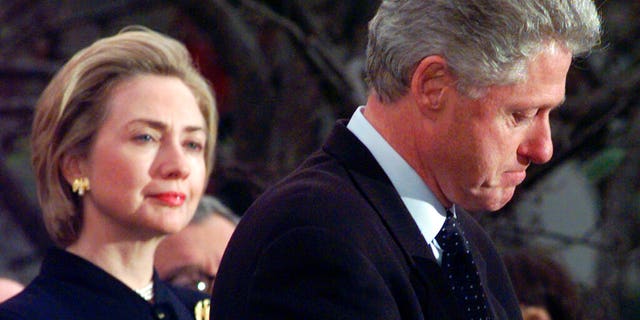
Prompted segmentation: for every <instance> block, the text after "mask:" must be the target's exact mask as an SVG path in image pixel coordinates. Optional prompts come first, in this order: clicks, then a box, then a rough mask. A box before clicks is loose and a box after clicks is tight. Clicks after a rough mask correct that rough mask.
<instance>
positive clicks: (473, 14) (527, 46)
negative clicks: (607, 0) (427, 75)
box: [366, 0, 601, 102]
mask: <svg viewBox="0 0 640 320" xmlns="http://www.w3.org/2000/svg"><path fill="white" fill-rule="evenodd" d="M600 33H601V30H600V17H599V16H598V13H597V9H596V7H595V5H594V3H593V1H592V0H383V1H382V4H381V5H380V8H379V9H378V12H377V14H376V16H375V17H374V18H373V19H372V20H371V21H370V23H369V43H368V46H367V66H366V78H367V84H368V85H369V87H370V89H373V90H375V91H376V92H377V94H378V95H379V98H380V99H381V101H383V102H392V101H394V100H396V99H398V98H399V97H401V96H403V95H404V94H406V93H407V91H408V87H409V84H410V81H411V76H412V73H413V71H414V70H415V68H416V67H417V64H418V63H419V62H420V61H421V60H422V59H423V58H424V57H427V56H430V55H440V56H442V57H444V58H445V60H446V61H447V64H448V66H449V68H450V69H451V70H452V71H453V73H454V75H455V76H457V78H458V83H457V85H458V87H457V88H458V90H460V91H461V92H462V93H464V94H466V95H468V96H470V97H474V96H475V97H476V98H477V97H479V95H481V93H479V92H481V90H482V89H483V88H486V87H488V86H490V85H506V84H513V83H517V82H519V81H522V80H524V79H526V76H527V74H526V72H527V70H526V66H527V62H528V61H529V60H530V59H532V58H533V57H534V56H535V55H536V54H538V53H540V52H541V51H542V50H544V49H545V48H546V46H548V45H554V44H559V45H561V46H565V47H566V48H568V49H569V50H570V51H571V52H572V54H573V55H574V56H576V55H581V54H584V53H587V52H588V51H590V50H591V49H592V48H593V47H595V46H596V45H598V44H599V42H600Z"/></svg>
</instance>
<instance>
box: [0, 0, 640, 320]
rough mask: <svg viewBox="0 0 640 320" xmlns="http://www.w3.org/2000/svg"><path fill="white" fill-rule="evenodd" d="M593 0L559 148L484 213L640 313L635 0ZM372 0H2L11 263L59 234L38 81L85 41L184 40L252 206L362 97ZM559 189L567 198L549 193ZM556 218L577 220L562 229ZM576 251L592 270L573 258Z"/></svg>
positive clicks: (508, 236) (234, 174)
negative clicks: (592, 25) (48, 198)
mask: <svg viewBox="0 0 640 320" xmlns="http://www.w3.org/2000/svg"><path fill="white" fill-rule="evenodd" d="M596 2H597V3H598V6H599V8H600V12H601V14H602V17H603V21H604V27H605V29H604V30H605V32H604V38H603V40H604V41H603V44H602V46H601V47H600V48H598V49H597V50H596V51H595V52H593V53H592V54H591V55H589V56H588V57H586V58H583V59H578V60H577V61H576V63H575V65H574V67H573V68H572V69H571V71H570V74H569V79H568V84H567V102H566V104H565V105H564V106H563V107H561V108H560V109H559V110H558V111H557V112H555V113H554V114H553V119H552V129H553V139H554V143H555V153H554V159H553V160H552V161H551V162H550V163H549V164H547V165H544V166H538V167H536V168H532V169H533V170H532V171H531V172H530V174H529V175H528V177H527V180H526V181H525V182H524V184H523V185H522V186H521V187H520V188H519V189H518V191H517V194H516V196H515V197H514V200H513V201H512V203H511V204H510V205H508V206H507V207H506V208H504V209H503V210H501V212H499V213H498V214H482V215H480V214H479V215H478V216H477V217H478V220H479V221H480V222H481V223H482V224H483V225H484V226H485V227H486V229H487V230H488V231H489V233H490V234H491V236H492V237H493V238H494V240H495V241H496V243H497V244H498V246H499V248H500V249H501V250H505V251H506V250H510V249H513V248H520V247H529V246H543V247H544V248H545V250H546V251H547V252H549V254H550V255H552V256H553V257H554V258H556V259H557V260H558V261H559V262H560V263H563V264H566V265H567V266H568V268H569V271H570V272H571V273H572V274H573V275H574V276H575V277H576V279H575V280H576V282H577V283H578V285H579V287H580V292H581V296H582V298H583V300H582V301H583V304H582V305H581V307H582V308H584V310H585V313H587V314H589V315H590V316H589V317H588V318H589V319H637V318H638V317H639V316H640V311H639V310H640V305H639V303H638V301H639V300H640V268H639V265H640V249H639V245H640V243H639V242H640V233H639V232H638V230H640V210H639V208H640V193H639V190H640V186H639V183H638V181H639V180H640V179H639V178H640V132H639V131H640V113H639V110H640V109H639V108H638V104H639V103H640V101H639V96H638V93H639V90H638V89H637V88H638V86H639V84H640V61H639V58H640V42H639V41H638V39H639V32H640V20H639V19H638V16H640V1H635V0H634V1H623V0H618V1H615V0H610V1H596ZM377 4H378V1H367V0H353V1H337V0H333V1H332V0H280V1H277V0H272V1H257V0H235V1H234V0H208V1H195V0H194V1H189V0H185V1H144V0H120V1H98V0H93V1H28V0H22V1H19V0H18V1H16V0H0V191H1V192H0V195H1V196H0V276H7V277H12V278H15V279H18V280H20V281H22V282H24V283H26V282H28V281H29V280H30V279H31V278H33V276H34V275H35V274H36V273H37V271H38V268H39V263H40V259H41V253H42V252H43V250H44V249H45V248H46V247H47V246H49V245H51V242H50V240H49V238H48V236H47V235H46V232H45V231H44V229H43V227H42V223H41V221H40V211H39V209H38V205H37V201H36V198H35V188H34V183H33V174H32V173H31V171H30V170H31V169H30V166H29V151H28V149H29V148H28V135H29V131H30V126H31V119H32V113H33V106H34V105H35V101H36V100H37V98H38V96H39V94H40V92H41V91H42V90H43V89H44V87H45V86H46V84H47V82H48V81H49V80H50V78H51V77H52V76H53V74H54V73H55V72H56V71H57V70H58V68H60V66H61V65H62V64H64V62H65V61H66V60H67V59H69V57H70V56H71V55H73V54H74V53H75V52H76V51H77V50H79V49H81V48H83V47H85V46H87V45H89V44H90V43H91V42H93V41H94V40H96V39H97V38H100V37H104V36H108V35H112V34H114V33H116V32H117V31H118V30H120V29H121V28H122V27H124V26H127V25H131V24H140V25H145V26H147V27H150V28H152V29H155V30H157V31H160V32H163V33H167V34H169V35H171V36H173V37H175V38H177V39H179V40H181V41H183V42H184V43H185V44H186V45H187V47H188V48H189V50H190V51H191V53H192V54H193V55H194V57H195V59H196V61H197V62H198V64H199V66H200V69H201V70H202V72H203V73H204V74H205V76H206V77H207V78H208V79H209V80H210V81H211V83H212V85H213V87H214V88H215V91H216V96H217V100H218V104H219V110H220V114H221V127H220V137H219V141H220V142H219V145H218V150H217V160H216V171H215V172H214V174H213V177H212V179H211V182H210V184H209V187H208V191H209V192H210V193H212V194H215V195H217V196H218V197H220V198H221V199H222V200H223V201H225V202H226V203H227V204H228V205H229V206H230V207H232V209H234V210H235V211H236V212H238V213H242V212H243V211H244V209H245V208H246V207H247V206H248V205H249V204H250V202H251V201H252V200H253V199H254V198H255V197H256V196H257V195H258V194H260V192H262V190H264V188H265V187H267V186H269V185H270V184H272V183H273V182H275V181H276V180H278V179H279V178H281V177H282V176H283V175H285V174H286V173H288V172H289V171H291V170H292V169H293V168H294V167H295V166H296V165H297V164H298V163H299V162H300V161H301V160H302V159H303V158H304V157H306V156H307V155H308V154H309V153H310V152H311V151H312V150H314V149H315V148H317V147H318V146H319V145H320V144H321V142H322V141H323V139H324V137H325V136H326V134H327V133H328V131H329V130H330V129H331V127H332V126H333V122H334V121H335V120H336V119H338V118H344V117H349V116H350V115H351V113H352V112H353V111H354V110H355V108H356V107H357V106H358V105H359V104H363V103H364V101H365V93H366V90H365V87H364V84H363V82H362V77H361V74H362V64H363V59H364V57H363V54H364V45H365V42H366V22H367V21H368V20H369V19H370V18H371V16H372V15H373V13H374V12H375V9H376V7H377ZM567 168H569V169H567ZM554 179H555V180H554ZM550 186H551V187H550ZM583 189H585V190H587V191H588V192H578V191H577V190H583ZM554 193H555V194H556V195H560V196H559V197H560V200H555V202H554V201H548V199H549V198H550V197H551V196H552V195H553V194H554ZM565 193H566V194H567V196H564V194H565ZM567 207H569V208H572V209H566V208H567ZM575 208H585V209H579V210H577V211H576V209H575ZM569 211H574V212H569ZM554 217H556V218H557V217H563V218H565V220H564V221H565V222H566V221H569V223H568V224H567V223H565V224H564V225H562V226H560V227H558V224H553V223H550V222H549V221H553V218H554ZM550 219H551V220H550ZM574 223H575V225H574ZM574 226H575V227H574ZM576 230H577V231H576ZM567 252H573V253H571V254H568V253H567ZM576 252H577V253H576ZM581 252H588V257H586V259H587V260H588V261H589V265H590V266H591V267H590V269H589V271H588V272H584V270H582V269H581V263H578V262H576V261H579V259H581V258H584V257H582V256H580V255H581ZM576 255H577V256H576ZM580 261H581V260H580ZM585 268H586V267H585ZM581 274H586V276H580V275H581Z"/></svg>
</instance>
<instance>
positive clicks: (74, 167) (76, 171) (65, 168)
mask: <svg viewBox="0 0 640 320" xmlns="http://www.w3.org/2000/svg"><path fill="white" fill-rule="evenodd" d="M60 169H61V171H62V175H63V176H64V179H65V180H67V183H69V185H71V184H73V181H74V180H75V179H78V178H82V177H84V172H83V171H82V161H81V159H80V157H79V156H74V155H68V154H67V155H64V156H63V157H62V161H61V162H60Z"/></svg>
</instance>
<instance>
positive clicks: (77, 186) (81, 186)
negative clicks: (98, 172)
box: [71, 177, 91, 196]
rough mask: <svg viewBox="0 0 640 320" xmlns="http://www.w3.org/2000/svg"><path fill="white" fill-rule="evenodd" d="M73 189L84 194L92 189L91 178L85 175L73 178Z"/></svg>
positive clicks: (79, 193) (80, 194)
mask: <svg viewBox="0 0 640 320" xmlns="http://www.w3.org/2000/svg"><path fill="white" fill-rule="evenodd" d="M71 189H72V190H73V192H76V193H78V195H79V196H82V195H84V193H85V191H89V190H91V187H90V186H89V178H87V177H83V178H75V179H73V184H72V185H71Z"/></svg>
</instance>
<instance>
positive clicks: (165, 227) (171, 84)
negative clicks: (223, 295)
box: [0, 27, 217, 320]
mask: <svg viewBox="0 0 640 320" xmlns="http://www.w3.org/2000/svg"><path fill="white" fill-rule="evenodd" d="M216 131H217V111H216V109H215V101H214V98H213V93H212V91H211V88H210V87H209V85H208V84H207V82H206V81H205V79H204V78H203V77H202V76H201V75H200V74H199V73H198V71H197V70H196V69H195V68H194V65H193V62H192V60H191V58H190V56H189V53H188V52H187V50H186V49H185V47H184V46H183V45H182V44H181V43H180V42H178V41H176V40H175V39H172V38H170V37H168V36H165V35H162V34H160V33H157V32H154V31H152V30H149V29H147V28H144V27H129V28H125V29H124V30H122V31H121V32H120V33H118V34H116V35H114V36H111V37H107V38H103V39H100V40H98V41H96V42H94V43H93V44H91V45H90V46H88V47H86V48H84V49H83V50H81V51H79V52H78V53H76V54H75V55H74V56H73V57H72V58H71V59H70V60H69V61H68V62H67V63H66V64H65V65H64V66H63V67H62V69H61V70H60V71H59V72H58V73H57V74H56V75H55V76H54V77H53V79H52V80H51V82H50V83H49V85H48V86H47V88H46V89H45V90H44V92H43V93H42V95H41V97H40V99H39V100H38V102H37V105H36V108H35V117H34V122H33V128H32V135H31V146H32V165H33V169H34V172H35V175H36V182H37V191H38V199H39V202H40V205H41V207H42V211H43V217H44V220H45V226H46V227H47V231H48V233H49V235H50V236H51V237H52V239H53V240H54V242H55V243H56V244H57V247H56V248H51V249H50V250H48V252H47V253H46V255H45V258H44V261H43V263H42V266H41V270H40V273H39V274H38V276H37V277H36V278H35V279H34V280H33V281H32V282H31V283H30V284H29V285H28V286H27V287H26V288H25V289H24V290H23V291H22V292H21V293H20V294H18V295H17V296H15V297H13V298H11V299H9V300H8V301H6V302H4V303H3V304H0V318H1V319H3V320H4V319H30V320H33V319H93V320H95V319H194V318H196V319H207V318H208V299H206V298H207V297H206V295H203V294H201V293H200V292H197V291H191V290H186V289H182V288H176V287H173V286H170V285H168V284H166V283H164V282H163V281H161V280H160V279H159V277H158V276H157V274H156V273H155V271H154V268H153V255H154V252H155V249H156V247H157V246H158V244H159V243H160V241H161V240H162V239H163V238H164V237H165V236H166V235H168V234H173V233H176V232H178V231H180V230H182V229H183V228H184V227H185V226H186V225H187V224H188V222H189V220H191V218H192V216H193V214H194V212H195V209H196V207H197V205H198V202H199V201H200V198H201V196H202V194H203V193H204V190H205V187H206V184H207V181H208V177H209V174H210V172H211V168H212V163H211V162H212V157H213V150H214V147H215V142H216Z"/></svg>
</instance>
